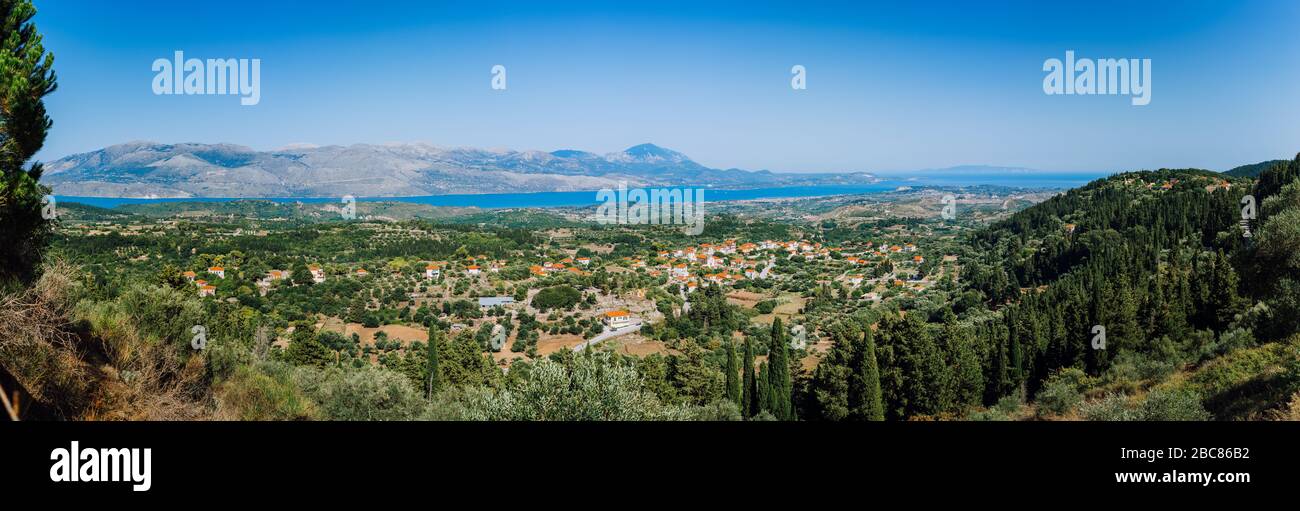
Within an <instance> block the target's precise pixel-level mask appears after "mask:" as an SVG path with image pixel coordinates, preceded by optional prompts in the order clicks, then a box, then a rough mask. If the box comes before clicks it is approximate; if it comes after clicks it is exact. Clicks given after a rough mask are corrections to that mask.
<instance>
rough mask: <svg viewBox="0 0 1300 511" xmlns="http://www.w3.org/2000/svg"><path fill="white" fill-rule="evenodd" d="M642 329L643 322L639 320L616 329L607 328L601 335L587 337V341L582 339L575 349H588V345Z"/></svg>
mask: <svg viewBox="0 0 1300 511" xmlns="http://www.w3.org/2000/svg"><path fill="white" fill-rule="evenodd" d="M640 330H641V322H639V321H638V322H637V323H636V324H635V325H628V326H625V327H623V328H619V329H616V330H605V331H604V332H601V333H600V334H599V335H597V336H595V337H592V338H590V339H587V340H585V341H582V343H581V344H579V345H577V346H574V347H573V351H582V350H585V349H587V346H592V345H595V344H596V343H598V342H600V341H603V340H605V339H611V338H614V337H618V336H620V335H626V334H630V333H632V332H637V331H640Z"/></svg>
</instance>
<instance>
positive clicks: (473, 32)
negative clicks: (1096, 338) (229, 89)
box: [35, 0, 1300, 171]
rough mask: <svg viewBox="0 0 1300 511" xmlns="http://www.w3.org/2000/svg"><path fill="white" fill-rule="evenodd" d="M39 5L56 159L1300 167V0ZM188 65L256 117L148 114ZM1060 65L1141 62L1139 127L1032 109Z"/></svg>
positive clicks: (1118, 105)
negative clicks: (305, 157) (229, 154)
mask: <svg viewBox="0 0 1300 511" xmlns="http://www.w3.org/2000/svg"><path fill="white" fill-rule="evenodd" d="M35 3H36V6H37V9H38V10H39V13H38V14H37V16H36V23H37V26H38V28H39V29H40V30H41V31H42V32H43V33H44V34H45V42H46V47H47V48H48V49H49V50H50V51H52V52H53V53H54V54H55V59H56V60H55V69H56V71H57V72H58V74H59V90H58V91H57V92H55V93H54V94H53V95H52V96H50V97H49V98H48V99H47V106H48V107H49V110H50V114H51V116H52V117H53V118H54V129H53V131H52V132H51V134H50V136H49V139H48V140H47V142H46V148H45V150H44V151H43V152H42V153H41V154H39V155H38V157H39V158H41V159H44V160H50V159H54V158H58V157H62V156H65V155H68V154H71V153H76V152H83V151H89V150H94V149H98V148H100V147H104V146H107V145H111V144H115V143H121V142H126V141H132V140H152V141H158V142H230V143H237V144H243V145H247V146H251V147H253V148H257V149H272V148H276V147H281V146H285V145H288V144H293V143H314V144H351V143H357V142H365V143H383V142H429V143H434V144H438V145H446V146H474V147H492V148H495V147H503V148H511V149H520V150H524V149H540V150H547V151H550V150H556V149H565V148H572V149H583V150H588V151H593V152H599V153H604V152H610V151H616V150H621V149H623V148H626V147H628V146H631V145H635V144H639V143H642V142H653V143H655V144H658V145H661V146H664V147H668V148H671V149H675V150H678V151H681V152H683V153H686V154H687V155H689V156H691V157H692V158H693V159H695V160H696V161H698V162H700V163H702V164H705V165H709V166H714V167H723V168H727V167H739V168H746V169H771V170H777V171H859V170H860V171H872V170H886V171H888V170H902V169H923V168H936V167H946V166H952V165H962V164H992V165H1007V166H1025V167H1032V168H1040V169H1048V170H1080V171H1111V170H1128V169H1138V168H1156V167H1162V166H1163V167H1204V168H1211V169H1216V170H1223V169H1226V168H1229V167H1232V166H1236V165H1239V164H1244V163H1253V162H1257V161H1261V160H1265V159H1272V158H1284V157H1288V158H1289V157H1291V156H1294V155H1295V153H1296V152H1297V151H1300V122H1298V121H1300V88H1297V84H1300V80H1298V79H1297V78H1300V76H1298V75H1300V65H1298V64H1300V30H1297V29H1296V27H1297V26H1300V23H1297V22H1300V2H1295V1H1291V0H1275V1H1240V2H1239V1H1178V2H1163V1H1145V2H1131V1H1130V2H1108V1H1092V2H1048V1H1028V2H993V1H986V2H971V1H961V2H951V3H948V2H896V1H894V2H882V3H880V4H878V5H872V4H871V3H869V2H852V3H844V4H839V3H822V2H813V1H798V2H781V3H770V4H769V3H763V2H760V1H754V0H751V1H744V2H735V3H713V2H705V1H691V2H672V1H652V2H631V1H617V2H605V3H587V2H576V1H567V2H542V1H535V2H518V3H516V2H510V1H493V2H481V1H468V2H437V1H418V2H414V1H413V2H405V1H366V2H360V1H358V2H351V1H347V2H344V1H339V2H331V1H321V2H299V1H273V0H264V1H259V2H240V1H236V0H227V1H220V2H190V1H174V0H173V1H168V2H154V1H147V0H132V1H129V2H105V1H101V0H94V1H92V0H86V1H73V0H35ZM546 4H556V5H546ZM900 4H902V5H900ZM176 50H182V51H184V52H185V53H186V56H187V57H197V58H204V59H206V58H225V57H234V58H259V59H261V60H262V79H261V102H260V104H258V105H255V106H240V105H239V101H238V99H236V98H234V97H230V96H165V95H164V96H156V95H154V94H153V93H152V91H151V86H150V84H151V81H152V79H153V77H154V74H155V73H154V72H153V71H151V70H150V65H151V63H152V62H153V61H154V59H157V58H170V57H171V55H172V52H173V51H176ZM1066 50H1075V52H1076V53H1077V54H1078V55H1079V56H1080V57H1092V58H1150V59H1152V82H1153V83H1152V86H1153V87H1152V95H1151V98H1152V100H1151V103H1150V104H1149V105H1147V106H1140V107H1139V106H1132V105H1131V104H1130V101H1129V99H1128V98H1127V97H1120V96H1048V95H1046V94H1044V93H1043V88H1042V83H1043V77H1044V76H1045V73H1044V72H1043V71H1042V67H1043V62H1044V60H1045V59H1048V58H1058V59H1064V54H1065V51H1066ZM496 64H501V65H504V66H506V69H507V80H508V81H507V85H508V88H507V90H506V91H494V90H492V89H491V88H490V81H491V78H492V76H491V68H492V66H494V65H496ZM796 64H799V65H803V66H805V68H806V69H807V85H808V88H807V89H806V90H801V91H795V90H792V89H791V87H790V78H791V74H790V68H791V66H793V65H796Z"/></svg>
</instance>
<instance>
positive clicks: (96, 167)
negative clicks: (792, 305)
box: [42, 142, 876, 198]
mask: <svg viewBox="0 0 1300 511" xmlns="http://www.w3.org/2000/svg"><path fill="white" fill-rule="evenodd" d="M874 181H876V178H875V176H873V175H871V174H868V173H865V172H850V173H822V174H795V173H776V172H770V171H766V170H758V171H749V170H741V169H734V168H733V169H715V168H709V167H705V166H703V165H700V164H699V163H696V162H694V161H692V160H691V159H690V158H688V157H687V156H686V155H684V154H682V153H679V152H676V151H672V150H669V149H665V148H662V147H659V146H656V145H654V144H641V145H637V146H633V147H630V148H628V149H626V150H624V151H619V152H614V153H609V154H604V155H601V154H595V153H590V152H586V151H579V150H573V149H563V150H558V151H552V152H544V151H513V150H489V149H475V148H446V147H440V146H435V145H430V144H420V143H416V144H382V145H373V144H353V145H348V146H341V145H330V146H311V145H295V146H290V147H285V148H281V149H276V150H272V151H257V150H254V149H251V148H248V147H244V146H239V145H233V144H201V143H182V144H160V143H154V142H130V143H125V144H118V145H114V146H110V147H106V148H103V149H99V150H97V151H91V152H87V153H80V154H74V155H71V156H67V157H64V158H60V159H58V160H55V161H53V162H50V163H48V164H47V165H46V170H45V174H44V176H43V178H42V182H43V183H44V184H46V185H49V186H51V187H52V188H53V189H54V193H55V194H57V195H65V196H82V197H147V198H155V197H156V198H188V197H217V198H232V197H247V198H256V197H262V198H265V197H339V196H343V195H353V196H356V197H402V196H422V195H444V194H472V193H518V192H554V191H581V190H597V189H601V188H616V187H618V185H619V183H620V182H626V183H627V185H628V186H629V187H637V186H642V187H646V186H692V187H719V188H751V187H766V186H810V185H834V184H863V183H871V182H874Z"/></svg>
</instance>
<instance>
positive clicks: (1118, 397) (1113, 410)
mask: <svg viewBox="0 0 1300 511" xmlns="http://www.w3.org/2000/svg"><path fill="white" fill-rule="evenodd" d="M1079 414H1080V415H1082V416H1083V418H1084V419H1087V420H1090V421H1131V420H1138V419H1137V415H1138V414H1137V412H1135V411H1133V410H1130V409H1129V408H1128V397H1126V396H1125V395H1123V394H1107V395H1106V397H1104V398H1102V399H1099V400H1097V401H1092V402H1088V403H1083V404H1082V405H1080V406H1079Z"/></svg>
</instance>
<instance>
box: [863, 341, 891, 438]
mask: <svg viewBox="0 0 1300 511" xmlns="http://www.w3.org/2000/svg"><path fill="white" fill-rule="evenodd" d="M864 330H865V332H863V334H862V344H863V346H862V349H861V350H859V352H860V353H859V355H860V356H859V358H858V374H859V375H860V377H861V379H862V383H863V386H862V410H861V411H860V415H861V417H862V418H863V419H865V420H869V421H883V420H885V403H884V401H883V400H882V399H881V394H880V368H879V367H877V365H876V341H875V339H873V338H872V335H871V329H870V328H866V329H864Z"/></svg>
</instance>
